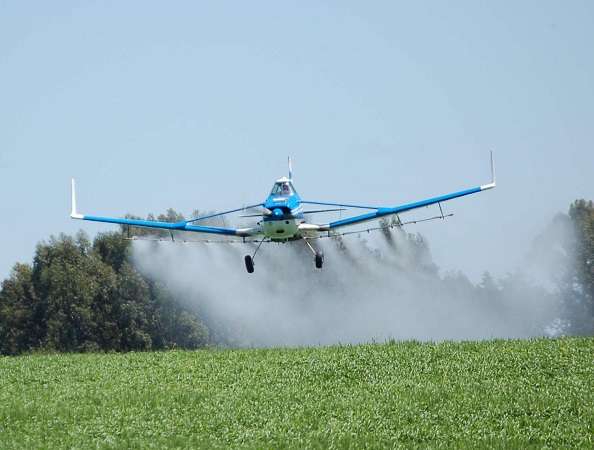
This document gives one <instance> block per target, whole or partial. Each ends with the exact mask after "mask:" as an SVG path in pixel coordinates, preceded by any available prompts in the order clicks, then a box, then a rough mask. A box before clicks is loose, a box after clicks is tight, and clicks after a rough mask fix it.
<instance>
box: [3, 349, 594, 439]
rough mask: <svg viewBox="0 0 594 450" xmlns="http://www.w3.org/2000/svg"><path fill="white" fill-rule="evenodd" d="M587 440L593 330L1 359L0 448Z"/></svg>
mask: <svg viewBox="0 0 594 450" xmlns="http://www.w3.org/2000/svg"><path fill="white" fill-rule="evenodd" d="M486 446H488V447H496V448H501V447H506V448H509V447H516V448H525V447H529V446H533V447H551V448H559V447H583V448H593V447H594V339H592V338H583V339H579V338H571V339H569V338H567V339H557V340H547V339H539V340H531V341H489V342H480V343H450V342H446V343H441V344H423V343H416V342H404V343H387V344H382V345H377V344H374V345H360V346H335V347H325V348H303V349H270V350H204V351H196V352H184V351H170V352H155V353H129V354H82V355H81V354H76V355H31V356H22V357H10V358H9V357H5V358H0V448H2V449H11V448H55V447H67V448H72V447H75V448H121V447H124V448H196V447H202V448H220V447H233V448H239V447H248V448H285V447H290V448H328V447H330V448H366V447H367V448H378V447H406V448H410V447H448V448H451V447H474V448H477V447H486Z"/></svg>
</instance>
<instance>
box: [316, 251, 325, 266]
mask: <svg viewBox="0 0 594 450" xmlns="http://www.w3.org/2000/svg"><path fill="white" fill-rule="evenodd" d="M323 264H324V254H323V253H320V252H318V253H316V269H321V268H322V265H323Z"/></svg>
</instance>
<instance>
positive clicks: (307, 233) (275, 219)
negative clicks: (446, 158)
mask: <svg viewBox="0 0 594 450" xmlns="http://www.w3.org/2000/svg"><path fill="white" fill-rule="evenodd" d="M494 187H495V171H494V166H493V153H492V152H491V182H490V183H488V184H484V185H482V186H477V187H473V188H470V189H464V190H461V191H457V192H452V193H450V194H445V195H440V196H438V197H432V198H428V199H425V200H420V201H417V202H412V203H406V204H403V205H398V206H367V205H353V204H346V203H328V202H322V201H313V200H302V199H301V197H300V196H299V194H298V193H297V191H296V190H295V187H294V186H293V176H292V170H291V159H290V158H289V176H288V178H287V177H282V178H279V179H278V180H276V181H275V183H274V186H273V187H272V191H271V192H270V195H269V196H268V198H266V200H265V201H264V202H262V203H256V204H254V205H249V206H244V207H242V208H237V209H232V210H229V211H223V212H220V213H217V214H210V215H205V216H201V217H195V218H193V219H190V220H184V221H181V222H177V223H169V222H159V221H153V220H137V219H120V218H115V217H99V216H89V215H86V214H80V213H79V212H78V210H77V208H76V192H75V184H74V179H73V180H72V212H71V214H70V217H71V218H73V219H80V220H90V221H92V222H106V223H114V224H120V225H129V226H134V227H146V228H158V229H164V230H169V231H170V232H171V233H173V231H191V232H195V233H207V234H216V235H224V236H235V237H239V238H243V239H244V240H245V238H247V237H253V238H255V237H259V238H261V239H258V241H259V245H258V246H257V248H256V251H255V252H254V254H253V255H246V256H245V267H246V269H247V271H248V272H249V273H252V272H253V271H254V258H255V256H256V253H257V252H258V249H259V248H260V245H261V244H262V243H263V242H265V241H268V242H288V241H295V240H303V241H304V242H305V243H306V244H307V246H308V247H309V249H310V250H311V251H312V253H313V255H314V260H315V266H316V267H317V268H318V269H321V268H322V264H323V262H324V255H323V254H322V252H320V251H316V250H315V249H314V247H313V246H312V245H311V244H310V242H309V241H310V240H314V239H316V238H319V237H321V236H322V234H324V233H327V234H328V235H329V236H330V235H331V234H332V233H335V230H337V229H340V228H342V227H347V226H349V225H355V224H359V223H362V222H368V221H371V220H376V219H381V218H383V217H387V216H398V214H400V213H404V212H407V211H411V210H414V209H418V208H423V207H427V206H430V205H435V204H438V205H439V208H440V211H442V210H441V203H443V202H446V201H448V200H452V199H455V198H458V197H464V196H466V195H470V194H476V193H478V192H482V191H486V190H488V189H492V188H494ZM303 205H316V206H331V207H336V208H338V209H317V210H304V208H303ZM254 208H260V210H259V211H258V213H257V214H250V215H246V216H242V217H259V218H260V219H261V220H260V221H259V222H258V223H257V225H256V226H253V227H250V228H223V227H215V226H205V225H200V222H201V221H205V220H206V219H211V218H213V217H218V216H223V215H226V214H231V213H236V212H239V211H246V210H253V209H254ZM344 208H349V209H350V208H353V209H363V210H368V211H369V212H366V213H364V214H359V215H356V216H353V217H348V218H344V219H339V220H335V221H333V222H328V223H322V224H316V223H311V222H310V221H309V220H308V218H309V217H310V215H312V214H316V213H326V212H331V211H343V210H344ZM439 217H440V218H442V219H443V218H444V215H443V211H442V213H441V216H439ZM398 219H399V217H398ZM399 221H400V220H399ZM415 222H416V221H415ZM400 223H401V222H400ZM172 236H173V234H172Z"/></svg>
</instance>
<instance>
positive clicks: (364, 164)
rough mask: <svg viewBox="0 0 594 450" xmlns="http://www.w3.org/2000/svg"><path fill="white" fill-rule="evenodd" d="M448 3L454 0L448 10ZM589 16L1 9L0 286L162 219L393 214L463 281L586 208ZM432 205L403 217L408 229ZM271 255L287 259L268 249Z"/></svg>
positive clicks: (190, 7) (484, 10)
mask: <svg viewBox="0 0 594 450" xmlns="http://www.w3.org/2000/svg"><path fill="white" fill-rule="evenodd" d="M446 3H447V4H446ZM593 44H594V3H592V2H591V1H567V2H559V1H521V2H515V1H501V2H476V1H456V2H438V1H433V2H422V1H419V2H398V1H386V2H382V1H375V2H348V1H340V2H338V1H336V2H328V1H299V2H289V1H287V2H273V1H270V2H261V1H254V2H227V1H217V2H189V1H188V2H183V1H179V2H150V1H142V2H141V1H136V2H135V1H129V2H115V1H114V2H107V1H105V2H103V1H102V2H95V1H88V2H62V1H56V2H18V1H12V2H10V1H0V189H1V191H0V192H2V201H1V203H0V219H1V220H0V278H5V277H6V276H8V275H9V274H10V270H11V267H12V266H13V265H14V263H15V262H17V261H19V262H31V260H32V256H33V253H34V250H35V245H36V244H37V243H38V242H39V241H41V240H45V239H48V238H49V237H50V236H51V235H56V234H58V233H60V232H65V233H74V232H76V231H77V230H79V229H83V230H85V231H86V232H87V233H89V235H91V236H93V235H95V234H96V233H97V232H99V231H108V230H113V229H115V227H114V226H112V225H109V224H95V223H88V222H80V221H73V220H71V219H70V218H69V212H70V197H69V189H70V178H71V177H75V178H76V179H77V187H78V197H79V198H78V202H79V210H80V211H81V212H82V213H87V214H97V215H115V216H121V215H123V214H125V213H134V214H137V215H141V216H145V215H146V214H148V213H150V212H153V213H161V212H163V211H165V210H166V209H167V208H170V207H172V208H174V209H176V210H178V211H181V212H183V213H185V214H189V213H190V212H191V211H193V210H195V209H201V210H215V209H217V210H224V209H232V208H234V207H240V206H242V205H244V204H249V203H254V202H259V201H262V200H264V198H265V197H266V194H267V193H268V191H269V189H270V187H271V186H272V183H273V181H274V180H275V179H276V178H278V177H280V176H283V175H285V174H286V157H287V155H291V156H292V157H293V160H294V163H293V172H294V182H295V186H296V188H297V190H298V191H299V193H300V195H301V196H302V197H304V198H307V199H308V200H321V201H330V202H349V203H363V204H370V203H371V204H376V205H385V206H394V205H397V204H401V203H404V202H409V201H415V200H420V199H423V198H425V197H428V196H434V195H439V194H444V193H447V192H451V191H456V190H459V189H463V188H467V187H474V186H477V185H480V184H484V183H487V182H488V181H489V178H490V171H489V151H490V150H493V151H494V154H495V164H496V169H497V181H498V187H497V188H496V189H495V190H491V191H488V192H485V193H481V194H478V195H474V196H470V197H465V198H463V199H458V200H454V201H452V202H449V203H447V204H445V205H444V207H445V210H446V212H448V213H449V212H453V213H454V214H455V215H454V217H452V218H451V219H448V220H446V221H444V222H443V223H442V222H428V223H424V224H419V225H417V226H414V227H410V228H409V231H411V232H417V231H418V232H420V233H422V234H423V235H424V236H426V237H427V238H428V240H429V243H430V246H431V250H432V253H433V255H434V258H435V261H436V263H437V264H438V265H439V266H440V267H441V268H442V269H443V270H444V271H445V270H461V271H463V272H465V273H467V274H468V275H469V276H470V277H471V279H478V278H479V277H480V275H481V273H482V272H483V271H486V270H488V271H491V272H493V273H494V274H496V275H498V276H503V275H505V274H506V273H507V272H511V271H513V270H515V269H516V268H517V267H519V266H521V265H522V261H523V258H524V255H525V253H526V251H527V249H528V247H529V245H530V242H531V240H532V239H533V238H534V237H535V236H536V235H537V234H538V233H539V232H540V231H541V230H542V229H543V228H544V226H545V225H546V223H547V222H548V221H549V220H550V219H551V218H552V216H553V215H554V214H556V213H558V212H566V211H567V209H568V206H569V204H570V203H571V202H572V201H573V200H575V199H576V198H588V199H592V198H594V176H592V174H593V168H594V126H593V124H594V56H593V55H594V53H593V52H592V48H593ZM427 214H431V212H425V211H423V212H421V213H419V214H417V215H415V214H412V213H411V214H409V215H407V216H406V219H410V218H414V217H422V216H426V215H427ZM279 251H282V249H281V250H279Z"/></svg>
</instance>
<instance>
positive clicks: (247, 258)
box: [244, 255, 254, 273]
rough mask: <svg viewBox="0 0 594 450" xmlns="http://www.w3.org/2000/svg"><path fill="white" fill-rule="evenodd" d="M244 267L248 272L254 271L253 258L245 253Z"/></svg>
mask: <svg viewBox="0 0 594 450" xmlns="http://www.w3.org/2000/svg"><path fill="white" fill-rule="evenodd" d="M244 260H245V268H246V269H247V271H248V273H254V260H253V259H252V257H251V256H250V255H245V258H244Z"/></svg>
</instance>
